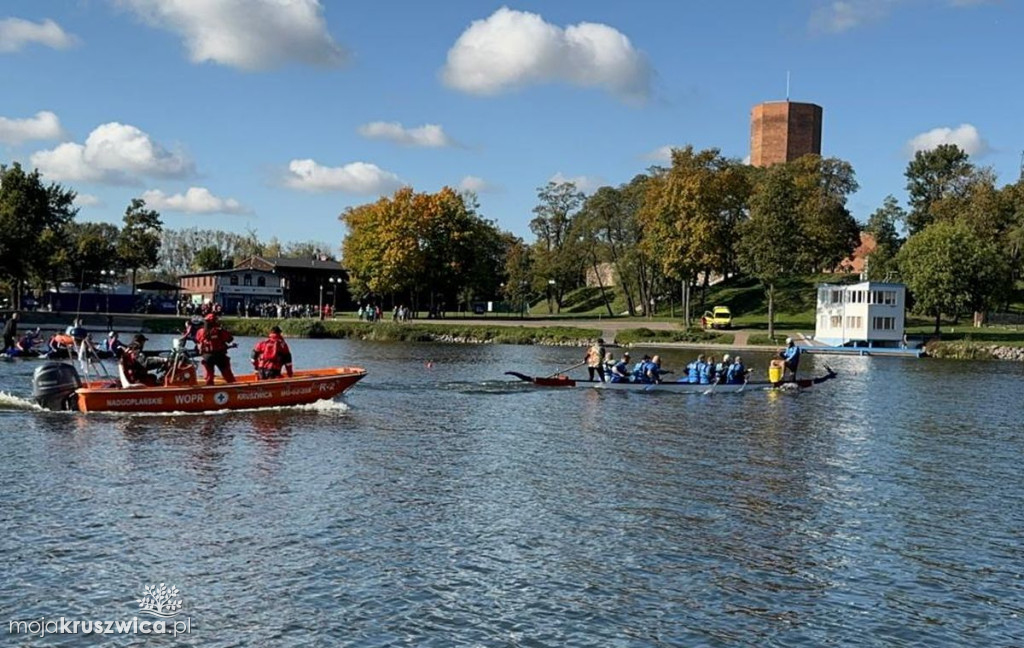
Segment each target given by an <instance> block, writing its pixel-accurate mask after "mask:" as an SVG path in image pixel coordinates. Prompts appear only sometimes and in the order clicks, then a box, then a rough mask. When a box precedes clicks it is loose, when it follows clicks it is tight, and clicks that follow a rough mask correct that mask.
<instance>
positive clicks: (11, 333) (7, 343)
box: [0, 311, 21, 351]
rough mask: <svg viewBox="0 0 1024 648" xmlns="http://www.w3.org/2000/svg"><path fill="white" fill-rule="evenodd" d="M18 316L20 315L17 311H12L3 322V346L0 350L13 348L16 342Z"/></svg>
mask: <svg viewBox="0 0 1024 648" xmlns="http://www.w3.org/2000/svg"><path fill="white" fill-rule="evenodd" d="M19 317H21V315H19V314H18V311H14V312H13V313H11V316H10V317H9V318H8V319H7V322H6V323H5V324H4V348H2V349H0V351H6V350H7V349H13V348H14V345H15V344H17V343H18V318H19Z"/></svg>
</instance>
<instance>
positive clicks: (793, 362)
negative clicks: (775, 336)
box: [779, 337, 800, 380]
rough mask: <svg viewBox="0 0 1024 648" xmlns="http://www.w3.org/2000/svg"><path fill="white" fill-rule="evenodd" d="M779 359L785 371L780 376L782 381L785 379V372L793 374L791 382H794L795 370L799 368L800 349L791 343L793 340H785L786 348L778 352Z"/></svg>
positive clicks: (789, 338)
mask: <svg viewBox="0 0 1024 648" xmlns="http://www.w3.org/2000/svg"><path fill="white" fill-rule="evenodd" d="M779 357H780V358H782V361H783V362H784V363H785V369H784V371H783V374H782V378H783V380H785V378H786V372H791V373H792V374H793V380H796V370H797V368H799V366H800V347H798V346H797V345H796V344H794V342H793V338H791V337H788V338H786V348H785V349H783V350H781V351H779Z"/></svg>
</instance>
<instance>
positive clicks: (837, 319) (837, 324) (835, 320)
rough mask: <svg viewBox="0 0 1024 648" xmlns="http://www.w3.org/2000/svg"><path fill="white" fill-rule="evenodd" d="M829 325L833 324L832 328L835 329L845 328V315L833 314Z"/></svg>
mask: <svg viewBox="0 0 1024 648" xmlns="http://www.w3.org/2000/svg"><path fill="white" fill-rule="evenodd" d="M829 325H830V326H831V328H834V329H835V328H843V316H842V315H833V316H832V318H831V321H830V322H829Z"/></svg>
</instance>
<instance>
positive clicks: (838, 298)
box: [832, 290, 843, 304]
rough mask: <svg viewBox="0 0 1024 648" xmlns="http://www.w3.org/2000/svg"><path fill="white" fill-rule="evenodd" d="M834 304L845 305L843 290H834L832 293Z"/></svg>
mask: <svg viewBox="0 0 1024 648" xmlns="http://www.w3.org/2000/svg"><path fill="white" fill-rule="evenodd" d="M832 303H833V304H842V303H843V291H842V290H833V291H832Z"/></svg>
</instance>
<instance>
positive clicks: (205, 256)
mask: <svg viewBox="0 0 1024 648" xmlns="http://www.w3.org/2000/svg"><path fill="white" fill-rule="evenodd" d="M230 267H231V261H230V260H229V259H227V258H225V256H224V253H223V252H222V251H221V249H220V248H218V247H217V246H216V245H207V246H206V247H204V248H200V249H199V250H197V251H196V254H195V256H194V257H193V259H192V268H191V270H192V271H193V272H209V271H210V270H224V269H226V268H230Z"/></svg>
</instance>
